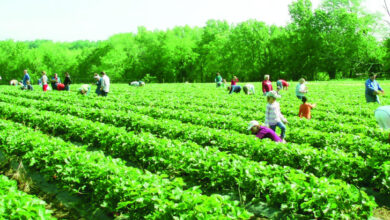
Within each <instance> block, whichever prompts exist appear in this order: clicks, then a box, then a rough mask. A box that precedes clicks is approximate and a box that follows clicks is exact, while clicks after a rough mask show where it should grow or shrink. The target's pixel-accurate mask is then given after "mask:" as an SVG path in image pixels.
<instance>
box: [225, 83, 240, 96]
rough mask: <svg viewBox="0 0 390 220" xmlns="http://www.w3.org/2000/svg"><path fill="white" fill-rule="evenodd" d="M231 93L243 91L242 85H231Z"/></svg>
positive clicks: (229, 89) (229, 88)
mask: <svg viewBox="0 0 390 220" xmlns="http://www.w3.org/2000/svg"><path fill="white" fill-rule="evenodd" d="M227 89H228V91H229V94H232V93H233V92H235V93H240V92H241V86H238V85H236V86H229V87H228V88H227Z"/></svg>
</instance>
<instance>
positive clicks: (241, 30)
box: [0, 0, 390, 84]
mask: <svg viewBox="0 0 390 220" xmlns="http://www.w3.org/2000/svg"><path fill="white" fill-rule="evenodd" d="M361 2H362V0H353V1H348V0H326V1H324V2H323V3H322V5H321V6H320V7H319V8H317V9H315V10H314V9H313V8H312V4H311V1H310V0H296V1H294V2H292V3H291V5H290V6H289V12H290V15H291V18H292V22H291V23H289V24H287V25H286V26H285V27H277V26H274V25H272V26H269V25H266V24H265V23H263V22H260V21H256V20H248V21H244V22H241V23H238V24H229V23H228V22H227V21H216V20H209V21H207V23H206V25H205V27H202V28H199V27H189V26H184V27H174V28H172V29H168V30H165V31H149V30H147V29H146V28H144V27H139V29H138V32H137V34H132V33H128V34H117V35H114V36H112V37H110V38H109V39H108V40H106V41H101V42H89V41H76V42H72V43H54V42H52V41H48V40H36V41H32V42H31V41H29V42H14V41H1V42H0V75H1V76H2V77H3V79H4V80H3V81H2V83H3V84H5V83H8V82H9V80H11V79H14V78H15V79H18V80H19V79H21V78H22V77H23V69H26V68H27V69H29V70H30V73H31V75H32V76H33V77H32V78H33V81H34V82H37V79H38V78H39V77H40V73H41V71H46V72H47V73H48V75H49V76H51V75H52V74H54V73H59V74H60V77H62V78H64V77H63V75H64V73H65V72H70V74H71V76H72V79H73V81H74V82H84V83H86V82H91V81H93V78H92V77H93V73H95V72H97V73H100V72H101V71H105V72H107V74H108V75H109V76H110V78H111V80H112V81H113V82H123V83H125V82H130V81H133V80H140V79H142V78H143V77H144V76H145V75H146V74H150V76H151V77H155V78H156V81H157V82H185V81H189V82H195V81H196V82H212V81H213V79H214V76H215V73H216V72H220V73H221V74H222V77H223V78H225V79H227V80H228V81H230V79H231V78H232V77H233V76H234V75H237V76H238V77H239V79H241V80H244V81H259V80H262V79H263V76H264V75H265V74H271V76H272V78H273V79H277V78H284V79H294V80H297V79H299V78H301V77H305V78H307V79H318V73H325V74H327V75H328V76H329V78H330V79H335V78H336V75H338V77H339V78H351V77H355V76H356V74H357V73H367V72H382V71H386V73H389V69H390V68H389V67H388V63H389V62H388V61H389V55H388V54H389V52H388V49H386V48H388V44H387V43H384V44H382V42H380V41H378V40H377V39H376V38H375V33H376V26H375V25H376V24H377V21H378V20H379V19H380V18H379V17H378V16H376V15H374V14H369V13H367V12H366V11H364V9H363V8H362V7H361ZM321 78H323V77H321Z"/></svg>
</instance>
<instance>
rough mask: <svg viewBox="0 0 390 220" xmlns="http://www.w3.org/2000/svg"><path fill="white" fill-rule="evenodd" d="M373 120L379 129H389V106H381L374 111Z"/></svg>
mask: <svg viewBox="0 0 390 220" xmlns="http://www.w3.org/2000/svg"><path fill="white" fill-rule="evenodd" d="M375 118H376V121H377V122H378V124H379V127H381V128H382V129H383V130H389V129H390V106H389V105H387V106H381V107H379V108H377V109H376V110H375ZM388 141H389V142H390V133H389V139H388Z"/></svg>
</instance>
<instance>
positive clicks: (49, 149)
mask: <svg viewBox="0 0 390 220" xmlns="http://www.w3.org/2000/svg"><path fill="white" fill-rule="evenodd" d="M53 122H54V121H51V123H53ZM0 130H1V133H0V144H1V145H2V146H3V148H2V150H3V151H4V152H5V153H6V154H8V155H13V156H18V157H19V158H21V159H22V161H23V162H24V164H26V165H28V166H29V167H30V168H31V169H36V170H39V172H40V173H41V174H43V175H44V176H45V177H46V178H47V179H49V180H52V181H55V182H56V183H57V184H58V185H61V186H62V187H63V188H64V189H66V190H69V191H71V192H74V193H76V194H78V195H83V196H85V197H88V198H89V201H90V202H91V205H93V206H95V207H102V208H104V209H105V210H106V211H107V212H109V213H112V214H113V215H114V216H121V217H122V218H132V219H140V218H145V219H172V218H182V219H188V218H190V219H191V218H192V219H238V218H242V219H247V218H249V217H250V216H251V215H250V213H248V212H247V211H245V210H244V209H242V208H240V207H239V206H238V202H232V201H230V200H229V198H228V197H226V196H221V195H211V196H205V195H202V194H201V191H200V190H199V189H198V188H196V187H193V188H187V189H186V190H184V188H185V187H186V186H185V183H184V182H183V181H182V180H181V179H180V178H178V179H171V180H169V179H168V178H167V177H166V176H159V175H155V174H152V173H150V172H148V171H146V170H141V169H137V168H133V167H129V166H126V163H125V162H124V161H122V160H120V159H113V158H111V157H110V156H107V155H104V153H102V152H100V151H87V148H86V146H76V145H73V144H71V143H68V142H64V141H63V140H61V139H59V138H50V137H48V136H47V135H44V134H42V133H41V132H39V131H33V130H32V129H29V128H26V127H24V126H22V125H18V124H16V123H13V122H9V121H5V120H1V121H0Z"/></svg>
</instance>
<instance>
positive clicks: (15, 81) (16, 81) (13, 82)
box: [9, 79, 19, 86]
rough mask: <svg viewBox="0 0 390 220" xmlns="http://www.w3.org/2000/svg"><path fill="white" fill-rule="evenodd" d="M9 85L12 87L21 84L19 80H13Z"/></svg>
mask: <svg viewBox="0 0 390 220" xmlns="http://www.w3.org/2000/svg"><path fill="white" fill-rule="evenodd" d="M9 84H10V85H11V86H17V85H18V84H19V82H18V80H16V79H13V80H11V81H10V82H9Z"/></svg>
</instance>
